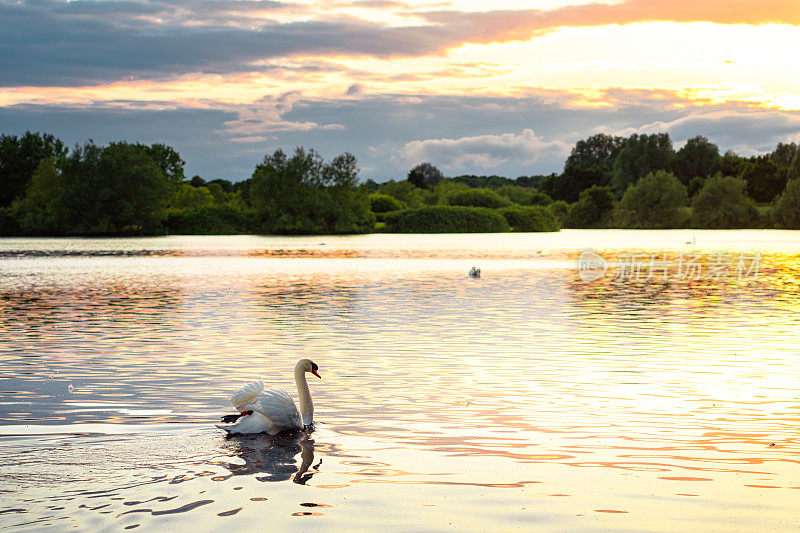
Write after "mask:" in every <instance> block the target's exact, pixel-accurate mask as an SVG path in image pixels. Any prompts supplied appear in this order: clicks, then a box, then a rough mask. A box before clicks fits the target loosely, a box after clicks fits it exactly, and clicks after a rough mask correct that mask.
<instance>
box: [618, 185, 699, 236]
mask: <svg viewBox="0 0 800 533" xmlns="http://www.w3.org/2000/svg"><path fill="white" fill-rule="evenodd" d="M686 202H687V197H686V187H684V186H683V184H682V183H681V182H680V181H679V180H678V178H676V177H675V176H674V175H673V174H672V173H671V172H667V171H665V170H659V171H657V172H655V173H651V174H648V175H647V176H645V177H643V178H642V179H640V180H639V181H637V182H636V183H634V184H633V185H631V186H630V187H628V190H626V191H625V194H624V195H623V196H622V200H620V202H619V205H618V206H617V209H616V212H615V218H616V220H617V224H619V227H621V228H638V229H662V228H677V227H680V226H681V225H682V224H683V223H684V222H686V221H684V220H683V218H682V216H683V214H682V212H681V210H680V208H681V207H682V206H684V205H686Z"/></svg>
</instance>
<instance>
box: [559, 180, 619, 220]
mask: <svg viewBox="0 0 800 533" xmlns="http://www.w3.org/2000/svg"><path fill="white" fill-rule="evenodd" d="M615 200H616V198H615V197H614V192H613V191H612V190H611V188H610V187H599V186H597V185H593V186H592V187H590V188H588V189H586V190H585V191H583V192H582V193H581V194H580V197H579V198H578V201H577V202H575V203H574V204H572V205H571V206H570V207H569V211H568V213H567V216H566V220H565V224H564V225H565V226H566V227H569V228H604V227H607V226H608V225H609V222H610V219H611V215H612V211H613V209H614V201H615Z"/></svg>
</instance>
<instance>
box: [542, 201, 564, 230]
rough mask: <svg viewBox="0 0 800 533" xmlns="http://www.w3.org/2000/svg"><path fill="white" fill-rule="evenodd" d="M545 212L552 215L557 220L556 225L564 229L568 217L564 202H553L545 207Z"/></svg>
mask: <svg viewBox="0 0 800 533" xmlns="http://www.w3.org/2000/svg"><path fill="white" fill-rule="evenodd" d="M547 210H548V211H550V212H551V213H553V216H554V217H555V218H556V220H558V225H559V226H561V227H564V225H565V223H566V221H567V216H568V215H569V204H568V203H567V202H565V201H564V200H554V201H553V202H552V203H551V204H550V205H548V206H547Z"/></svg>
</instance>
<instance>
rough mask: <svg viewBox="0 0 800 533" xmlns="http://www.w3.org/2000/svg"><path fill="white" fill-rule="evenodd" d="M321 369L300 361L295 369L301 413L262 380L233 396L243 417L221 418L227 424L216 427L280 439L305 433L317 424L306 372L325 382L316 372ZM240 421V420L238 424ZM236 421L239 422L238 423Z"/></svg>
mask: <svg viewBox="0 0 800 533" xmlns="http://www.w3.org/2000/svg"><path fill="white" fill-rule="evenodd" d="M318 370H319V367H318V366H317V365H316V363H314V362H313V361H310V360H308V359H300V361H298V362H297V365H296V366H295V367H294V381H295V383H297V394H298V397H299V400H300V410H299V411H298V410H297V406H296V405H295V404H294V401H293V400H292V398H291V397H290V396H289V395H288V394H286V392H284V391H282V390H280V389H274V388H271V387H267V388H265V387H264V382H263V381H261V380H260V379H259V380H258V381H252V382H250V383H248V384H247V385H245V386H244V387H242V388H241V389H239V390H238V391H236V392H235V393H234V394H233V396H231V403H232V404H233V406H234V407H235V408H236V410H237V411H239V412H240V413H241V414H238V415H226V416H223V417H222V421H223V422H226V423H225V424H216V426H217V427H218V428H220V429H224V430H225V431H227V432H228V433H229V434H233V433H267V434H269V435H277V434H278V433H280V432H281V431H285V430H290V429H303V428H304V427H306V426H310V425H311V424H313V423H314V403H313V402H312V401H311V393H310V392H309V390H308V382H307V381H306V372H311V373H312V374H314V375H315V376H317V377H318V378H320V379H322V376H320V375H319V374H318V373H317V371H318ZM240 418H241V420H239V419H240ZM237 420H239V421H238V422H237Z"/></svg>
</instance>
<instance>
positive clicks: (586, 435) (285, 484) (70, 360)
mask: <svg viewBox="0 0 800 533" xmlns="http://www.w3.org/2000/svg"><path fill="white" fill-rule="evenodd" d="M472 266H477V267H479V268H480V269H481V271H482V276H481V278H479V279H472V278H470V277H468V275H467V273H468V271H469V269H470V268H471V267H472ZM0 330H1V331H2V336H1V337H0V357H1V359H0V527H3V528H10V529H43V530H52V531H63V530H65V529H67V528H70V529H72V528H77V529H79V530H82V531H85V530H88V531H94V530H123V529H135V528H137V527H142V528H143V529H147V530H153V529H167V528H188V527H193V528H197V529H198V530H204V531H215V530H217V531H218V530H220V529H222V528H240V529H241V528H253V529H255V528H257V527H258V528H267V529H269V530H302V531H317V530H319V531H323V530H324V531H343V530H368V529H373V528H376V527H380V528H381V530H384V531H445V530H470V531H484V530H485V531H497V530H501V531H503V530H511V529H521V530H539V531H597V530H598V529H605V530H616V531H693V530H694V531H753V530H761V531H767V530H787V531H789V530H791V531H795V530H797V529H798V527H800V513H798V512H797V501H798V498H799V497H800V394H799V392H800V232H798V231H771V230H742V231H727V230H726V231H707V230H706V231H703V230H674V231H673V230H670V231H626V230H562V231H561V232H559V233H546V234H513V233H507V234H496V235H387V234H375V235H363V236H348V237H328V236H325V237H255V236H214V237H180V236H171V237H161V238H140V239H138V238H130V239H0ZM303 357H307V358H310V359H312V360H313V361H314V362H316V363H317V364H318V365H319V368H320V374H321V376H322V378H323V379H322V380H318V379H316V378H314V377H313V376H312V377H310V380H313V381H310V386H311V393H312V396H313V398H314V403H315V408H316V412H315V421H316V423H315V428H314V430H313V432H308V433H305V434H304V433H296V434H288V435H283V434H282V435H279V436H276V437H268V436H266V435H254V436H245V437H236V438H226V437H225V434H224V432H223V431H221V430H219V429H217V428H215V427H214V423H215V422H218V421H219V417H220V415H223V414H229V413H233V412H234V409H233V407H232V406H231V405H230V403H229V397H230V394H231V393H232V392H234V391H235V390H237V389H238V388H239V387H240V386H241V385H242V384H244V383H246V382H247V381H250V380H252V379H255V378H258V377H263V378H264V381H265V383H267V384H268V385H274V386H278V387H281V388H284V389H285V390H287V391H288V392H289V393H290V395H292V396H293V397H294V398H295V399H296V398H297V391H296V388H295V386H294V382H293V378H292V369H293V368H294V365H295V363H296V362H297V360H298V359H300V358H303Z"/></svg>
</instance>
